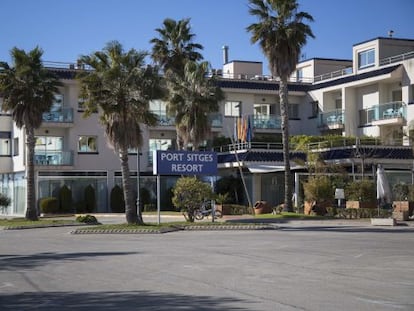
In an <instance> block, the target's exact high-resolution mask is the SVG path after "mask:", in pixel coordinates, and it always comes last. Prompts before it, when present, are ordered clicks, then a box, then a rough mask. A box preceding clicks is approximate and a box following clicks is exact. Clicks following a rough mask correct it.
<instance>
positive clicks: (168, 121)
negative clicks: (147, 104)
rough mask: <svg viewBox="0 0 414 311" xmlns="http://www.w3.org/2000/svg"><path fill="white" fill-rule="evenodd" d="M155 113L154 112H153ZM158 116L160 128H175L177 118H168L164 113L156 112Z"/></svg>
mask: <svg viewBox="0 0 414 311" xmlns="http://www.w3.org/2000/svg"><path fill="white" fill-rule="evenodd" d="M153 112H154V111H153ZM154 113H155V114H156V115H157V116H158V125H159V126H174V124H175V118H174V117H170V116H167V115H166V114H164V113H157V112H154Z"/></svg>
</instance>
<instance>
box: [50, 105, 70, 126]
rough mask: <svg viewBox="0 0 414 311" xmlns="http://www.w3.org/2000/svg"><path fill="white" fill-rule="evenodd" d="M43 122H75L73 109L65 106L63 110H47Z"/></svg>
mask: <svg viewBox="0 0 414 311" xmlns="http://www.w3.org/2000/svg"><path fill="white" fill-rule="evenodd" d="M43 122H54V123H73V109H72V108H63V109H62V110H61V111H53V112H52V111H51V112H45V113H43Z"/></svg>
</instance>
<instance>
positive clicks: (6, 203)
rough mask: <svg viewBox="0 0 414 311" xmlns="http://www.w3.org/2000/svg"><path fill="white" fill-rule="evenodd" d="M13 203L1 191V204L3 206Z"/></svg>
mask: <svg viewBox="0 0 414 311" xmlns="http://www.w3.org/2000/svg"><path fill="white" fill-rule="evenodd" d="M10 204H11V199H10V198H9V197H8V196H7V195H5V194H3V193H1V192H0V206H1V207H8V206H9V205H10Z"/></svg>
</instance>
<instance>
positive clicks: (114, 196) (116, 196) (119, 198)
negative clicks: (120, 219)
mask: <svg viewBox="0 0 414 311" xmlns="http://www.w3.org/2000/svg"><path fill="white" fill-rule="evenodd" d="M110 205H111V211H112V212H113V213H125V200H124V193H123V191H122V188H121V187H120V186H118V185H115V187H113V188H112V190H111V197H110Z"/></svg>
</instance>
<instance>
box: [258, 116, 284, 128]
mask: <svg viewBox="0 0 414 311" xmlns="http://www.w3.org/2000/svg"><path fill="white" fill-rule="evenodd" d="M253 128H255V129H279V130H280V129H281V119H280V116H277V115H254V116H253Z"/></svg>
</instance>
